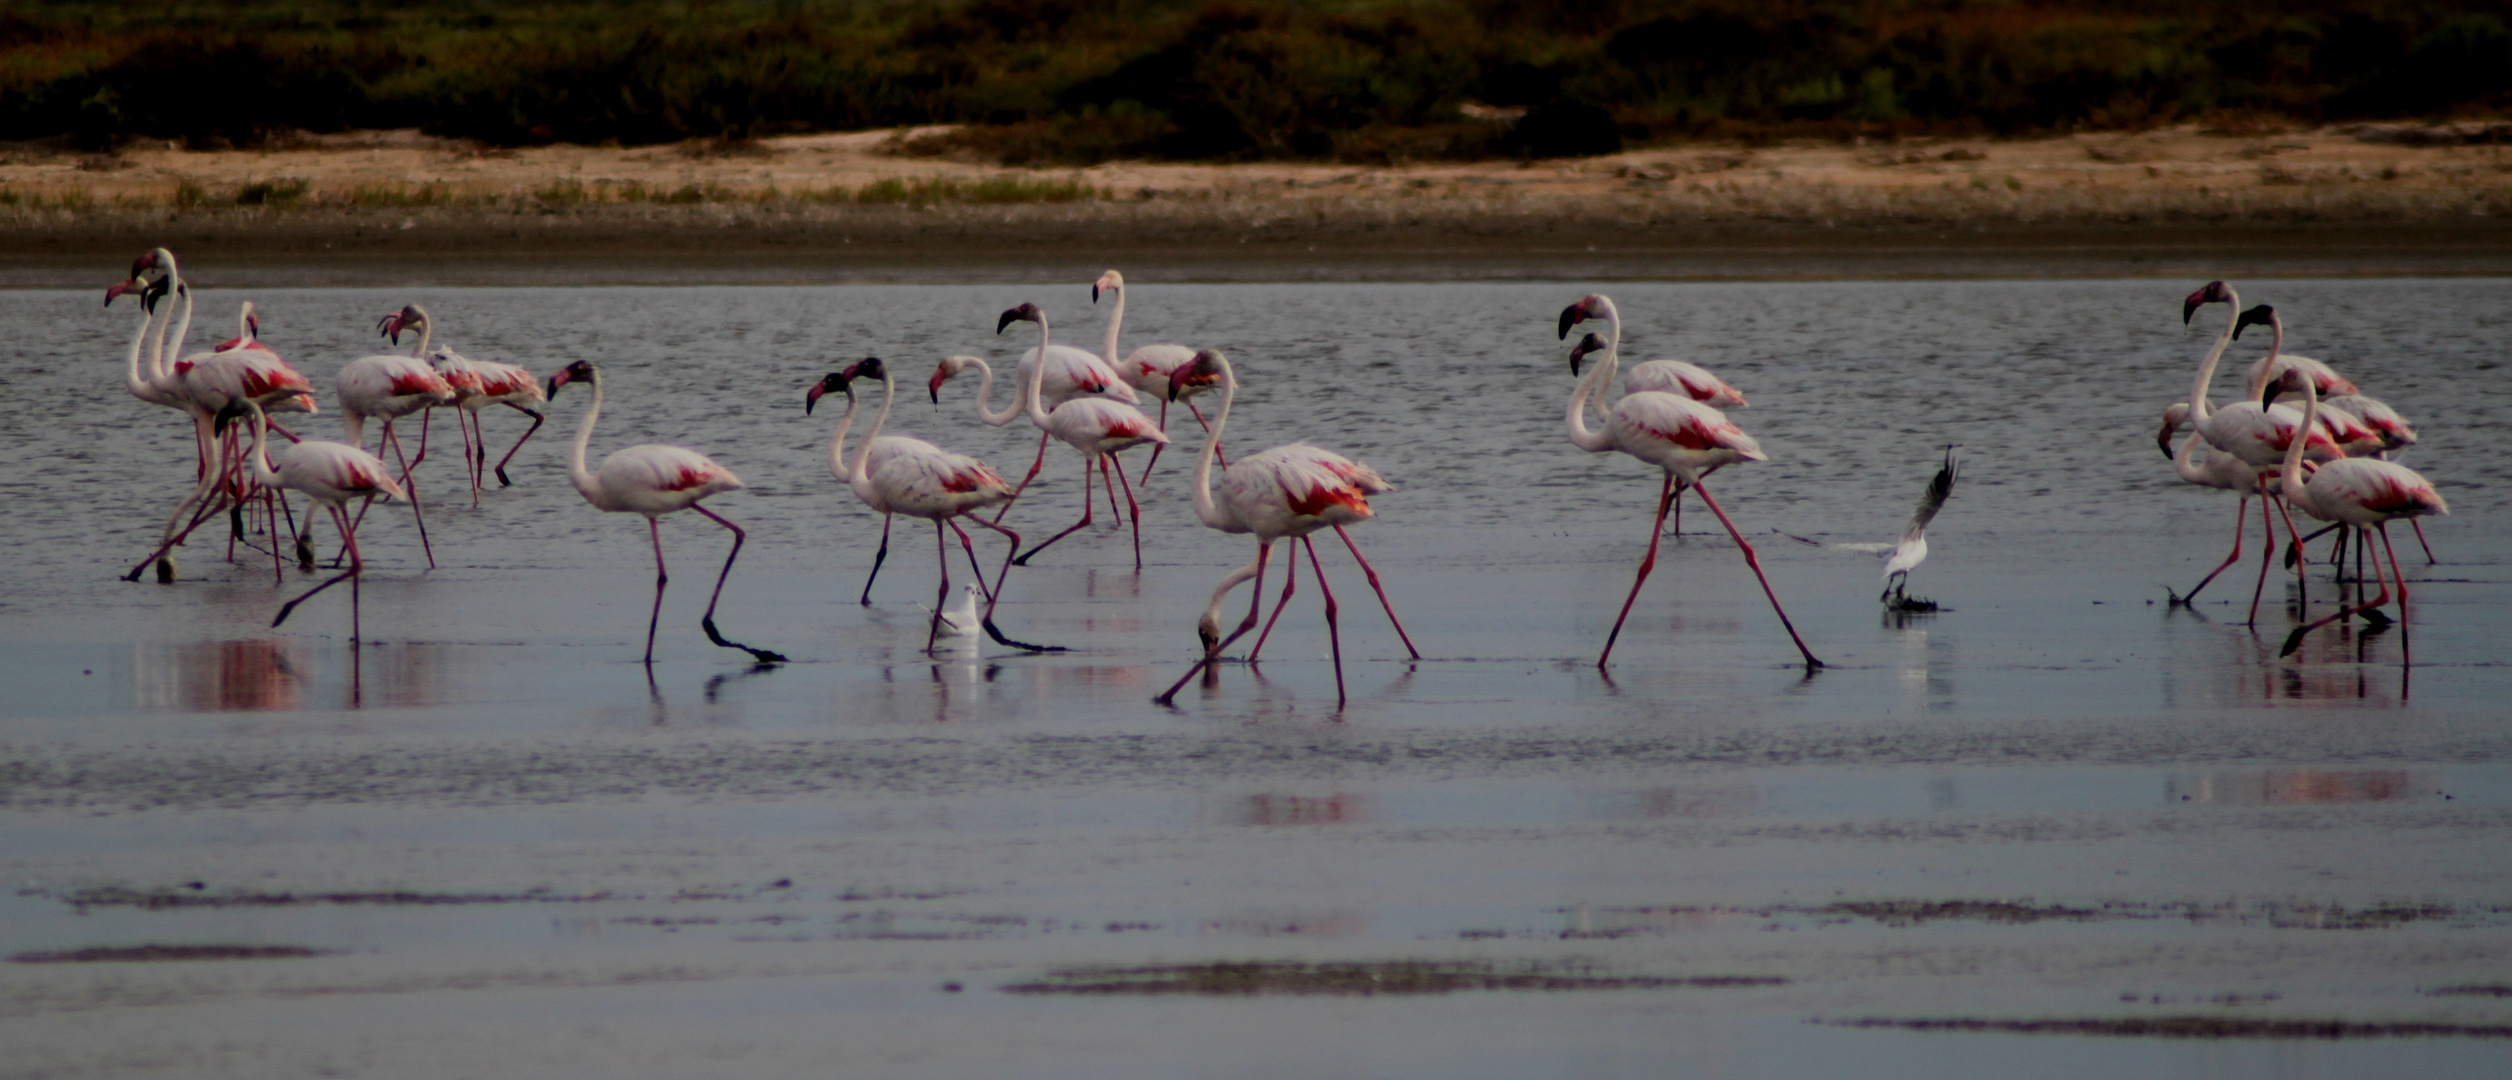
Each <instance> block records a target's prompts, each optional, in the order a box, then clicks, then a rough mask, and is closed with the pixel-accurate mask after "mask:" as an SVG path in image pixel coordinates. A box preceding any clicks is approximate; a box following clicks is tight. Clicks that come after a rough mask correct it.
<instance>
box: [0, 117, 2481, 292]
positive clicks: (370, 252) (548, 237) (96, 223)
mask: <svg viewBox="0 0 2512 1080" xmlns="http://www.w3.org/2000/svg"><path fill="white" fill-rule="evenodd" d="M2417 130H2426V129H2417ZM899 134H901V133H897V132H857V133H849V134H842V135H817V136H797V137H792V138H786V139H772V140H763V141H762V142H761V143H760V144H757V145H755V146H748V147H745V148H743V149H741V150H739V151H738V152H726V151H723V150H721V149H720V148H714V149H710V148H707V147H703V146H684V147H647V148H639V149H635V150H622V149H617V148H610V149H604V148H595V147H573V146H562V147H548V148H541V149H537V150H526V151H512V152H506V151H498V152H483V151H480V150H478V149H477V148H475V147H467V146H466V145H463V144H456V143H452V142H450V141H447V140H435V139H428V138H425V137H422V136H418V135H417V134H416V133H414V132H369V133H355V134H353V135H351V136H335V137H326V138H325V139H322V140H316V141H315V143H314V144H313V145H311V146H310V147H309V148H305V149H294V150H277V151H225V152H201V153H193V152H186V151H180V150H170V149H161V148H148V149H133V150H126V151H125V152H123V153H121V154H117V155H112V156H111V157H110V158H99V157H96V156H89V157H79V156H77V155H73V154H69V153H67V152H55V151H44V150H40V149H37V150H28V149H25V148H20V149H19V150H17V151H14V152H11V153H9V154H6V155H0V287H19V288H24V287H51V286H77V287H85V286H87V285H90V284H92V283H93V281H94V279H95V277H96V273H97V271H98V270H99V269H100V264H101V266H102V267H113V266H119V265H120V264H121V263H122V261H124V260H127V259H128V258H129V257H130V256H131V255H132V254H134V253H136V252H137V251H140V250H144V249H146V248H148V247H151V246H157V245H160V244H162V245H165V246H169V247H173V248H175V249H176V250H177V251H178V252H179V253H181V254H183V255H185V257H186V260H187V265H189V266H193V267H197V268H198V274H199V276H200V279H201V280H202V281H203V282H204V283H216V284H222V285H237V286H246V285H250V286H284V285H297V284H307V285H318V284H344V285H346V284H410V283H414V280H415V281H423V282H428V283H435V284H447V285H459V284H483V285H495V284H526V283H556V284H605V285H610V284H704V283H725V284H732V283H755V284H768V283H828V282H873V281H951V280H994V279H1002V278H1005V277H1006V276H1009V277H1010V278H1012V279H1015V280H1017V279H1021V278H1026V277H1037V276H1052V277H1056V278H1058V279H1060V278H1061V277H1063V276H1069V274H1070V273H1071V272H1072V271H1071V268H1070V267H1069V266H1067V265H1065V263H1064V260H1066V259H1072V258H1078V259H1079V260H1080V261H1081V262H1087V263H1090V264H1092V265H1093V266H1096V265H1100V264H1106V263H1115V264H1124V265H1127V266H1128V267H1129V269H1131V268H1135V267H1139V268H1141V269H1140V270H1137V271H1136V272H1137V273H1148V274H1154V275H1158V276H1164V277H1169V278H1184V279H1194V280H1458V279H1497V278H1582V279H1624V280H1790V279H1797V280H1803V279H1828V278H1874V277H1913V276H1920V277H1943V278H2002V277H2121V276H2189V275H2192V274H2196V275H2202V276H2230V275H2239V276H2244V277H2259V276H2395V275H2451V276H2460V275H2493V274H2506V273H2512V159H2506V157H2505V155H2504V153H2503V150H2504V148H2503V147H2501V146H2498V145H2491V144H2486V145H2466V144H2455V143H2448V142H2443V143H2439V144H2437V143H2435V142H2431V141H2428V142H2423V143H2419V142H2415V141H2414V140H2411V139H2408V138H2407V136H2405V135H2402V134H2401V133H2400V132H2398V131H2392V130H2389V129H2387V128H2383V129H2377V130H2375V129H2368V128H2364V127H2357V128H2350V129H2318V130H2313V131H2308V132H2268V133H2261V134H2255V135H2240V136H2235V135H2218V134H2208V133H2204V132H2199V131H2196V130H2192V129H2188V128H2176V129H2165V130H2160V131H2155V132H2146V133H2138V134H2116V133H2112V134H2102V135H2080V136H2068V137H2059V138H2050V139H2040V140H2030V141H2012V142H2000V141H1991V140H1911V141H1908V142H1903V143H1895V144H1889V145H1884V144H1874V145H1855V144H1802V145H1793V144H1792V145H1785V146H1778V147H1760V148H1748V147H1733V146H1698V145H1695V146H1684V147H1674V148H1656V149H1648V150H1638V151H1632V152H1628V153H1624V154H1618V155H1611V156H1607V157H1599V158H1590V159H1577V160H1566V161H1536V162H1516V161H1497V162H1480V163H1470V164H1455V163H1439V164H1422V165H1409V166H1393V167H1385V168H1374V169H1356V168H1352V167H1348V166H1336V165H1324V164H1300V163H1264V164H1250V165H1168V164H1149V163H1140V162H1117V163H1110V164H1108V165H1102V166H1097V167H1093V168H1089V169H1080V170H1069V171H1061V172H1053V171H1039V170H1028V169H1007V168H1001V167H996V166H990V165H983V164H978V163H971V162H965V161H949V160H943V159H935V158H917V157H904V156H899V155H898V154H896V153H895V152H893V151H892V149H890V148H891V147H893V146H894V145H895V143H896V140H897V137H898V135H899ZM2419 138H2429V136H2419ZM104 272H105V273H108V274H110V273H111V270H110V269H106V270H105V271H104Z"/></svg>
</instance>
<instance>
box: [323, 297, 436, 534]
mask: <svg viewBox="0 0 2512 1080" xmlns="http://www.w3.org/2000/svg"><path fill="white" fill-rule="evenodd" d="M414 316H415V317H414ZM405 319H406V320H409V324H415V325H417V326H419V327H420V332H419V342H418V345H417V346H416V347H414V348H412V349H411V350H410V352H409V354H408V355H402V354H399V353H377V354H374V355H369V356H361V357H358V358H357V359H355V360H351V361H349V362H348V363H347V364H345V365H342V366H341V368H340V376H339V379H338V382H337V389H338V392H339V395H340V430H341V433H342V434H343V435H344V436H345V437H347V439H348V440H349V445H351V446H364V445H365V444H366V422H367V420H368V419H370V418H373V419H379V420H382V421H383V422H384V434H383V438H382V440H381V442H379V443H378V444H377V445H376V451H377V454H376V456H378V457H381V456H382V451H383V448H384V447H385V446H386V445H389V446H391V447H392V452H393V460H394V462H395V463H397V464H399V465H400V466H401V486H402V489H403V494H404V496H405V497H406V498H408V499H409V501H410V516H411V519H412V520H413V521H415V522H416V523H417V524H418V527H419V550H420V551H421V552H423V553H425V554H426V556H427V566H428V569H430V570H433V569H435V568H436V547H435V544H434V543H432V542H431V541H430V540H429V539H428V535H427V514H426V511H425V510H423V509H421V508H420V506H419V485H418V481H417V480H415V479H413V478H412V475H411V472H412V470H414V469H416V468H418V466H419V463H420V462H422V461H426V460H427V418H426V417H425V416H422V417H420V419H419V452H418V453H417V454H416V455H410V454H405V453H403V452H402V449H401V438H400V436H399V435H397V434H395V433H394V431H393V421H395V420H398V419H400V418H402V417H404V416H408V415H410V414H411V413H416V412H423V411H425V410H428V409H432V408H435V407H436V406H438V405H451V404H453V402H454V399H455V397H456V395H455V393H454V387H453V384H452V383H450V382H447V381H446V379H445V377H444V376H443V375H440V374H437V372H436V368H435V366H434V365H432V364H429V363H428V362H427V361H426V360H425V359H423V357H424V356H425V355H426V353H427V346H428V338H429V336H430V331H431V330H432V329H433V327H431V326H430V325H429V324H428V321H427V318H426V313H425V312H423V311H421V310H419V308H418V306H417V305H415V304H412V305H407V306H404V307H403V308H402V309H401V310H400V311H398V312H395V313H393V314H391V315H387V316H385V317H384V319H383V321H382V323H380V324H379V328H380V329H381V330H382V331H383V333H385V334H386V335H388V336H391V337H392V339H393V340H394V341H395V342H396V343H397V342H399V341H400V340H401V338H400V330H401V328H402V326H403V325H405V323H404V322H403V320H405Z"/></svg>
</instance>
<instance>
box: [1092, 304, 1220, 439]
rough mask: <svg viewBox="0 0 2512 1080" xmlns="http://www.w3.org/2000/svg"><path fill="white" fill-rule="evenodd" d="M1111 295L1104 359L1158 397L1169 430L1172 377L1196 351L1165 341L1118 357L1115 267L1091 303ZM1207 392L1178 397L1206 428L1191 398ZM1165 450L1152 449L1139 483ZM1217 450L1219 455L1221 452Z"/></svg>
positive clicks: (1192, 389) (1189, 390)
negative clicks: (1112, 303)
mask: <svg viewBox="0 0 2512 1080" xmlns="http://www.w3.org/2000/svg"><path fill="white" fill-rule="evenodd" d="M1110 295H1113V296H1114V297H1115V298H1116V304H1115V306H1114V307H1111V308H1109V309H1108V336H1107V342H1106V345H1105V353H1106V355H1105V357H1104V359H1106V361H1107V363H1108V366H1109V367H1110V368H1112V369H1114V370H1115V371H1116V373H1117V377H1119V378H1121V379H1124V380H1125V381H1126V382H1127V383H1128V384H1131V385H1132V386H1133V387H1134V389H1135V390H1138V391H1140V392H1142V393H1146V394H1150V395H1152V397H1154V398H1156V399H1158V400H1159V402H1160V430H1162V431H1167V430H1169V388H1170V385H1171V383H1170V379H1169V376H1171V375H1174V374H1176V373H1177V371H1178V369H1180V368H1183V367H1185V366H1186V365H1188V364H1190V363H1193V362H1194V360H1195V350H1194V349H1192V348H1189V347H1187V346H1184V345H1176V344H1169V343H1165V342H1164V343H1158V344H1152V345H1145V346H1142V347H1141V348H1138V349H1135V350H1134V351H1133V352H1131V353H1128V354H1126V355H1125V358H1124V359H1122V360H1120V359H1118V358H1117V350H1118V348H1119V345H1118V334H1119V332H1120V329H1121V328H1122V327H1123V326H1124V323H1125V275H1124V274H1121V273H1118V272H1116V271H1115V270H1109V271H1107V272H1105V273H1102V274H1100V275H1099V280H1098V281H1097V282H1095V283H1093V284H1092V285H1091V287H1090V302H1091V303H1094V304H1095V303H1098V302H1099V298H1100V297H1102V296H1110ZM1204 391H1205V388H1204V387H1203V386H1200V385H1197V386H1189V387H1185V388H1183V389H1181V390H1180V391H1179V393H1178V398H1177V400H1178V401H1179V402H1180V403H1182V404H1184V405H1185V406H1186V409H1187V411H1188V412H1191V413H1193V414H1195V422H1196V423H1198V424H1201V425H1203V427H1204V429H1205V430H1207V431H1209V430H1211V428H1212V424H1211V423H1210V422H1209V421H1206V420H1205V419H1204V414H1203V411H1202V410H1200V409H1197V408H1196V407H1195V403H1194V402H1193V401H1192V400H1190V399H1191V398H1192V397H1193V396H1194V395H1196V394H1201V393H1203V392H1204ZM1166 449H1168V447H1166V446H1154V447H1152V448H1151V460H1149V461H1146V462H1144V463H1143V474H1142V475H1141V476H1140V477H1137V478H1135V482H1136V483H1142V482H1144V481H1148V480H1150V479H1151V470H1152V466H1155V465H1158V464H1160V452H1161V451H1162V450H1166ZM1215 453H1216V455H1218V454H1219V451H1215ZM1220 461H1221V464H1222V465H1224V466H1227V465H1229V463H1230V461H1229V458H1228V457H1226V456H1222V457H1221V458H1220Z"/></svg>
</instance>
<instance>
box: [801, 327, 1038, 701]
mask: <svg viewBox="0 0 2512 1080" xmlns="http://www.w3.org/2000/svg"><path fill="white" fill-rule="evenodd" d="M869 378H879V379H880V380H881V389H882V391H883V393H882V397H881V412H880V414H879V415H878V416H877V417H875V418H874V420H873V421H872V430H871V431H869V432H866V433H865V434H864V441H863V445H861V446H859V447H857V448H856V451H855V461H854V464H853V465H851V466H849V465H848V464H847V463H846V429H847V428H848V427H849V426H851V425H852V424H853V423H854V422H855V407H856V402H855V392H854V389H853V388H852V387H851V386H850V385H849V384H850V383H852V382H853V381H854V380H856V379H869ZM834 392H843V393H844V394H845V395H846V415H845V416H843V417H841V418H839V420H838V422H837V434H836V435H835V436H834V437H832V438H830V440H829V471H830V472H832V473H835V474H836V475H837V478H838V479H840V480H843V481H845V482H846V484H847V486H848V487H849V488H852V489H853V490H854V493H855V497H856V498H858V499H861V500H863V503H864V505H866V506H869V507H871V508H873V509H874V510H877V511H880V513H881V517H882V522H883V525H882V529H881V555H877V556H875V557H874V561H873V570H874V572H875V573H879V571H880V558H881V557H882V556H886V555H887V554H888V553H889V549H890V533H889V526H888V521H889V517H890V515H892V514H906V515H908V516H909V517H920V518H924V519H925V520H927V521H930V522H933V542H934V547H935V549H936V550H938V551H939V552H940V553H941V557H942V583H941V585H940V588H939V593H938V594H937V595H936V596H935V597H934V601H933V602H934V621H933V624H932V625H931V626H930V627H928V628H927V632H926V634H925V651H927V652H931V651H932V650H933V643H934V639H935V636H936V635H938V634H939V633H940V632H941V629H942V611H941V606H942V604H943V603H944V602H945V601H947V600H948V599H949V598H950V595H951V549H950V542H949V541H948V540H947V539H946V538H945V537H944V536H943V535H942V529H943V527H944V526H945V525H948V526H949V527H950V529H951V531H952V532H954V533H958V534H959V542H960V546H961V547H962V548H964V549H966V550H967V552H968V567H969V570H970V571H971V572H973V573H975V574H976V575H977V584H978V586H980V587H982V586H984V584H985V580H986V572H985V569H984V568H983V567H980V566H978V565H977V549H976V545H975V544H974V542H972V541H971V540H969V538H968V532H967V530H965V529H962V528H960V527H959V522H958V521H957V520H956V519H958V518H967V519H968V520H969V521H972V522H975V523H976V524H978V525H981V526H984V527H986V528H989V529H992V530H994V531H996V532H999V533H1002V534H1003V536H1004V538H1005V539H1006V541H1007V546H1006V547H1005V548H1004V551H1003V568H1002V569H1001V570H1000V571H998V572H997V573H996V575H995V584H994V587H993V588H992V589H988V590H985V592H986V610H985V614H984V616H983V617H982V618H980V619H979V620H978V621H977V622H976V623H974V624H971V626H972V630H971V632H973V627H975V626H980V625H981V626H983V627H984V629H985V631H986V633H987V634H989V635H992V636H993V638H994V640H996V641H998V642H1001V643H1003V644H1005V645H1009V646H1011V647H1013V648H1016V649H1026V650H1029V651H1031V652H1061V651H1063V650H1062V648H1061V647H1053V646H1044V645H1030V644H1027V643H1024V642H1019V641H1014V640H1012V639H1011V638H1008V637H1005V636H1003V631H1002V630H1000V629H998V628H997V627H996V626H995V625H994V605H995V601H996V600H997V599H998V598H1000V597H1001V596H1002V593H1003V579H1004V577H1005V576H1007V575H1009V574H1010V573H1011V570H1012V554H1013V553H1014V552H1016V551H1019V550H1020V543H1021V539H1020V534H1019V533H1016V532H1013V531H1012V530H1010V529H1007V528H1005V527H1003V526H1001V525H997V524H995V523H994V522H991V521H988V520H986V519H984V518H982V517H978V516H977V511H979V510H983V509H985V508H986V507H989V506H993V505H996V504H998V503H1002V502H1005V501H1007V500H1009V499H1010V498H1011V497H1012V488H1011V485H1009V484H1006V483H1004V482H1003V477H1002V476H1000V475H998V474H997V473H996V472H995V471H994V468H993V467H992V466H989V465H987V464H986V463H985V462H983V461H979V460H977V459H976V458H973V457H969V456H968V455H966V454H954V453H951V452H949V451H947V450H944V449H942V448H941V447H938V446H935V445H933V444H932V443H929V442H926V441H924V440H922V439H911V438H907V437H905V436H900V435H883V434H881V428H882V427H883V426H884V425H886V424H888V423H889V420H890V406H891V405H892V404H893V403H894V401H895V399H896V398H897V397H898V384H897V383H896V382H895V381H894V380H893V379H892V378H891V376H890V369H889V365H887V364H884V363H882V362H881V358H880V357H877V356H868V357H865V358H864V359H863V360H861V361H859V362H857V363H855V364H853V365H851V366H849V367H848V368H847V369H846V370H844V371H839V372H832V373H830V374H829V375H827V376H825V377H823V378H822V379H821V380H820V381H819V382H817V383H814V384H813V385H812V387H811V389H810V390H809V391H806V392H805V393H804V395H803V404H802V411H803V415H805V416H809V415H811V410H812V408H813V407H814V406H817V405H818V404H819V403H820V398H821V397H822V396H823V395H826V394H829V393H834ZM871 590H872V583H871V582H870V581H869V580H867V581H865V582H864V593H865V596H866V597H869V596H870V595H871Z"/></svg>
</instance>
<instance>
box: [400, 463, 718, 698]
mask: <svg viewBox="0 0 2512 1080" xmlns="http://www.w3.org/2000/svg"><path fill="white" fill-rule="evenodd" d="M385 430H387V431H389V430H391V429H390V428H386V429H385ZM645 527H646V531H647V532H650V533H652V534H654V614H652V615H649V616H647V617H646V620H645V666H647V667H648V668H651V667H653V666H654V631H655V629H656V628H657V627H660V626H662V625H663V586H665V585H668V584H670V583H671V580H672V573H671V571H670V570H668V569H666V568H665V567H664V566H663V519H661V518H656V517H649V518H647V519H645Z"/></svg>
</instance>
